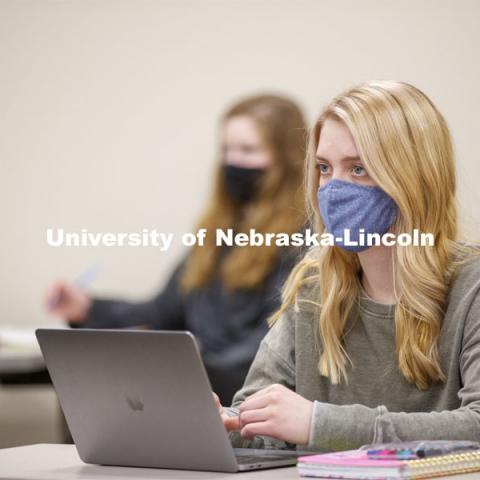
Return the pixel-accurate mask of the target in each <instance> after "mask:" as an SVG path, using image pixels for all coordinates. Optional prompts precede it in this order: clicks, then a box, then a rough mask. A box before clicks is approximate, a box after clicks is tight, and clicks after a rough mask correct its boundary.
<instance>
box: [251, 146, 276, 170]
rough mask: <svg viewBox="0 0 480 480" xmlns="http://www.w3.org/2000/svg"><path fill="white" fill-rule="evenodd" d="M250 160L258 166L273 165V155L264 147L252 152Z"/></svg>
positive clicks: (267, 166)
mask: <svg viewBox="0 0 480 480" xmlns="http://www.w3.org/2000/svg"><path fill="white" fill-rule="evenodd" d="M252 160H253V161H254V163H256V165H257V167H258V168H269V167H271V166H272V165H273V155H272V153H271V152H269V151H268V150H265V149H261V150H258V151H257V152H255V153H254V154H252Z"/></svg>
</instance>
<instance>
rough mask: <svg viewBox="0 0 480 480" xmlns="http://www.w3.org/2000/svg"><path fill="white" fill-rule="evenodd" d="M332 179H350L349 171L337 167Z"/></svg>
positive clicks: (346, 180)
mask: <svg viewBox="0 0 480 480" xmlns="http://www.w3.org/2000/svg"><path fill="white" fill-rule="evenodd" d="M331 179H332V180H343V181H344V182H348V181H349V177H348V171H346V170H345V169H335V170H333V173H332V177H331Z"/></svg>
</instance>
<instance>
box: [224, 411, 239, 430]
mask: <svg viewBox="0 0 480 480" xmlns="http://www.w3.org/2000/svg"><path fill="white" fill-rule="evenodd" d="M222 420H223V425H224V426H225V428H226V429H227V431H228V432H233V431H237V430H240V422H239V418H238V417H229V416H228V415H222Z"/></svg>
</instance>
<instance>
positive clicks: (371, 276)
mask: <svg viewBox="0 0 480 480" xmlns="http://www.w3.org/2000/svg"><path fill="white" fill-rule="evenodd" d="M358 259H359V261H360V265H361V266H362V273H363V274H362V286H363V288H364V289H365V291H366V292H367V294H368V296H369V297H370V298H371V299H372V300H375V301H376V302H378V303H383V304H387V305H393V304H395V303H396V298H395V290H394V283H393V250H392V247H386V246H384V245H379V246H374V247H370V248H369V249H367V250H365V251H364V252H360V253H359V254H358Z"/></svg>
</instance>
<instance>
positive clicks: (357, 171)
mask: <svg viewBox="0 0 480 480" xmlns="http://www.w3.org/2000/svg"><path fill="white" fill-rule="evenodd" d="M352 173H353V174H354V175H355V176H356V177H364V176H365V175H366V174H367V171H366V170H365V167H362V166H361V165H355V166H354V167H353V168H352Z"/></svg>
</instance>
